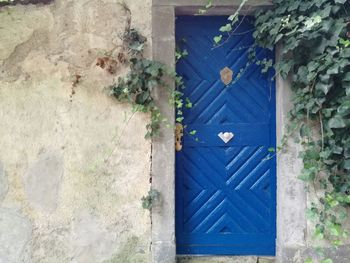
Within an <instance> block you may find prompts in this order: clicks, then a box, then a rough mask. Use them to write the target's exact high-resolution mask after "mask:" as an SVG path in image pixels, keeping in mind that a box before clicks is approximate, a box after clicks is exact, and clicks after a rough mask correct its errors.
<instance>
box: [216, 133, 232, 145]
mask: <svg viewBox="0 0 350 263" xmlns="http://www.w3.org/2000/svg"><path fill="white" fill-rule="evenodd" d="M218 136H219V137H220V139H221V140H223V141H224V143H228V142H229V141H231V140H232V138H233V137H234V136H235V135H234V134H233V133H232V132H220V133H219V134H218Z"/></svg>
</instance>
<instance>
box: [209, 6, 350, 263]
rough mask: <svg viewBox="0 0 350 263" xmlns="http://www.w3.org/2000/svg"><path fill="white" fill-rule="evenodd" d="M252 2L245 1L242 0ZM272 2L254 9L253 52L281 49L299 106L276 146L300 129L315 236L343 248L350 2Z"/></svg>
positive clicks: (349, 173) (233, 21)
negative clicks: (265, 7) (312, 198)
mask: <svg viewBox="0 0 350 263" xmlns="http://www.w3.org/2000/svg"><path fill="white" fill-rule="evenodd" d="M246 2H249V1H247V0H243V1H242V5H244V4H245V3H246ZM272 2H273V7H272V8H271V9H270V10H267V11H266V10H260V11H258V12H257V13H256V15H255V17H256V20H255V31H254V34H253V35H254V38H255V44H254V45H253V46H252V47H250V52H251V53H252V54H253V55H252V56H251V58H252V59H253V60H254V59H255V56H254V49H255V47H256V46H261V47H264V48H269V49H271V50H273V49H274V48H275V47H276V46H280V47H281V49H282V54H281V58H280V60H279V61H278V63H277V64H276V65H273V66H274V67H275V69H276V72H277V73H279V74H280V75H281V76H282V77H283V78H288V77H290V79H291V81H292V89H293V92H294V97H293V103H294V107H293V109H292V110H291V111H290V113H289V116H290V120H291V121H290V124H289V125H288V127H287V128H288V129H287V130H288V131H287V135H286V136H285V137H284V138H283V140H282V142H281V146H280V147H279V149H277V150H280V149H282V148H284V146H286V143H287V141H288V136H291V135H293V134H295V132H296V131H298V137H299V139H298V140H299V142H300V143H301V144H302V146H303V149H304V150H303V152H302V154H301V158H302V160H303V169H302V172H301V174H300V176H299V178H300V179H301V180H303V181H305V182H307V183H308V188H307V190H308V191H311V190H314V191H315V195H316V196H317V201H315V202H313V203H312V204H311V207H310V208H309V209H308V211H307V215H308V217H309V218H310V219H312V220H315V222H316V223H315V231H314V235H315V237H316V238H320V239H327V240H329V241H330V242H331V243H332V244H333V245H334V246H335V247H336V246H339V245H341V244H342V243H343V240H344V238H346V237H348V229H346V228H345V227H344V220H345V219H346V218H348V215H347V208H348V207H349V204H350V16H349V14H350V1H348V0H308V1H305V0H273V1H272ZM242 5H240V7H239V10H240V9H241V8H242ZM211 6H212V5H211ZM211 6H210V7H209V8H211ZM239 10H238V11H237V12H236V13H234V14H233V15H231V16H230V17H229V18H228V22H227V24H225V25H223V26H222V27H221V28H220V31H221V32H222V34H228V37H229V36H230V34H232V32H234V30H235V28H237V27H238V26H239V21H238V15H239ZM223 39H224V38H223V35H218V36H216V37H215V38H214V39H213V41H214V43H215V45H216V46H220V45H221V44H222V42H223ZM226 39H227V37H226ZM256 63H262V64H264V69H265V71H266V70H267V68H268V67H270V66H272V63H271V62H270V61H265V62H264V61H256ZM271 151H272V150H271ZM306 262H313V261H312V259H307V261H306ZM321 262H324V263H325V262H327V263H331V262H332V260H331V259H329V258H326V259H323V260H322V261H321Z"/></svg>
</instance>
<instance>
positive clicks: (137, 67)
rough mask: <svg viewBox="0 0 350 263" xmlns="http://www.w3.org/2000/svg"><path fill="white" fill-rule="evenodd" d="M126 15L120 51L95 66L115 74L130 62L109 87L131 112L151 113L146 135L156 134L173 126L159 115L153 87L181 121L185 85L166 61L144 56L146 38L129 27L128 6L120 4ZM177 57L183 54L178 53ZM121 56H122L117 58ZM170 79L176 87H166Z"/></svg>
mask: <svg viewBox="0 0 350 263" xmlns="http://www.w3.org/2000/svg"><path fill="white" fill-rule="evenodd" d="M123 7H124V10H125V11H126V13H127V15H128V19H127V23H126V28H125V32H124V35H123V50H122V52H120V53H119V54H118V56H117V57H118V58H116V59H114V58H111V57H110V56H107V57H103V58H99V60H98V62H97V65H98V66H100V67H103V68H106V69H107V71H108V72H110V73H111V74H114V73H115V72H116V69H117V67H118V63H121V61H123V63H124V64H128V65H129V72H128V73H127V74H126V75H125V76H122V77H119V78H118V81H117V82H116V83H115V84H113V85H112V86H111V87H110V88H109V89H110V91H111V94H112V95H113V96H114V97H115V98H117V99H118V100H119V101H125V102H129V103H130V104H131V105H132V106H133V110H134V112H145V113H150V114H151V120H150V123H148V124H147V126H146V128H147V133H146V135H145V137H146V138H150V137H153V136H156V135H159V131H160V127H161V125H165V126H171V127H172V126H174V124H173V123H169V121H168V120H167V119H166V118H165V117H164V116H163V115H162V113H161V111H160V110H159V108H158V106H157V105H156V103H155V101H154V97H153V93H154V89H155V88H156V87H157V88H161V89H164V90H165V91H166V92H168V94H169V103H170V104H172V105H175V108H176V109H177V116H180V117H178V119H177V121H178V122H182V119H180V118H181V116H182V110H181V109H182V107H184V106H186V105H188V103H184V101H183V98H182V97H183V96H182V95H183V93H182V89H183V88H184V86H183V82H182V78H181V77H179V76H177V74H176V73H175V71H174V70H173V69H170V68H169V67H167V66H166V65H165V64H163V63H160V62H157V61H154V60H151V59H148V58H145V57H144V49H145V45H146V41H147V39H146V38H145V37H144V36H142V35H141V34H140V33H139V32H138V31H137V30H136V29H133V28H131V26H130V25H131V13H130V10H129V8H128V7H127V6H126V5H125V4H123ZM178 56H180V57H181V56H183V54H182V53H179V54H178ZM120 57H122V58H123V59H120ZM169 80H172V81H175V84H176V88H175V89H173V88H172V87H171V86H169Z"/></svg>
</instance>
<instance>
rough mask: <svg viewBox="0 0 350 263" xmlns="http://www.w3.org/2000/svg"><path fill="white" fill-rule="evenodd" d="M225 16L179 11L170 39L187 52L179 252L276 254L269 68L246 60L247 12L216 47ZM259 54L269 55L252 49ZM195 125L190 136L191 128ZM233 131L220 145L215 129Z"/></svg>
mask: <svg viewBox="0 0 350 263" xmlns="http://www.w3.org/2000/svg"><path fill="white" fill-rule="evenodd" d="M225 23H226V18H225V17H209V16H208V17H178V18H177V22H176V38H177V41H178V42H179V43H181V44H180V47H181V48H182V49H186V50H187V51H188V53H189V55H188V56H187V57H185V58H183V59H181V60H180V61H179V62H178V64H177V72H178V73H179V74H180V75H182V76H183V78H184V81H185V86H186V88H185V91H184V92H185V94H184V96H185V97H187V98H189V99H190V101H191V102H192V104H193V107H192V108H190V109H184V117H185V120H184V125H185V133H184V138H183V148H182V151H180V152H177V153H176V240H177V253H178V254H216V255H274V254H275V237H276V226H275V225H276V160H275V157H274V156H273V154H271V153H270V152H269V150H268V149H269V148H270V147H275V144H276V142H275V141H276V134H275V84H274V82H273V81H272V80H271V75H272V74H273V72H268V74H262V73H261V67H260V66H257V65H256V64H255V63H252V64H251V65H250V66H249V67H248V68H247V69H246V71H245V72H244V73H243V74H242V76H241V77H240V78H239V80H238V81H237V82H234V83H232V84H231V85H228V86H225V84H224V83H223V82H222V81H221V78H220V71H221V70H222V69H223V68H225V67H228V68H229V69H231V70H232V71H233V73H234V77H235V76H236V75H237V73H238V72H239V71H240V69H241V68H244V66H245V65H246V63H247V62H248V48H249V47H250V46H251V45H252V44H253V43H254V40H253V37H252V31H253V28H254V27H253V23H252V20H251V18H247V17H245V18H244V19H243V20H241V21H240V23H239V24H240V26H239V27H238V29H237V30H235V32H234V34H233V35H232V36H231V37H229V38H228V39H227V40H225V41H224V44H223V45H222V46H220V47H217V48H214V47H213V41H212V39H213V37H214V36H216V35H218V34H219V31H218V29H219V28H220V26H222V25H223V24H225ZM257 56H258V58H259V59H263V58H266V59H273V53H272V52H270V51H267V50H263V49H258V51H257ZM193 130H195V131H196V133H195V135H191V134H190V131H193ZM220 132H223V133H224V132H231V133H233V134H234V136H233V138H232V139H231V140H230V141H229V142H227V143H225V142H224V141H223V140H222V139H221V138H220V137H219V136H218V134H219V133H220Z"/></svg>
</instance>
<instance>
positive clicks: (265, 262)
mask: <svg viewBox="0 0 350 263" xmlns="http://www.w3.org/2000/svg"><path fill="white" fill-rule="evenodd" d="M176 258H177V263H275V262H276V261H275V258H274V257H257V256H249V257H243V256H233V257H231V256H229V257H228V256H222V257H217V256H177V257H176Z"/></svg>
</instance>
